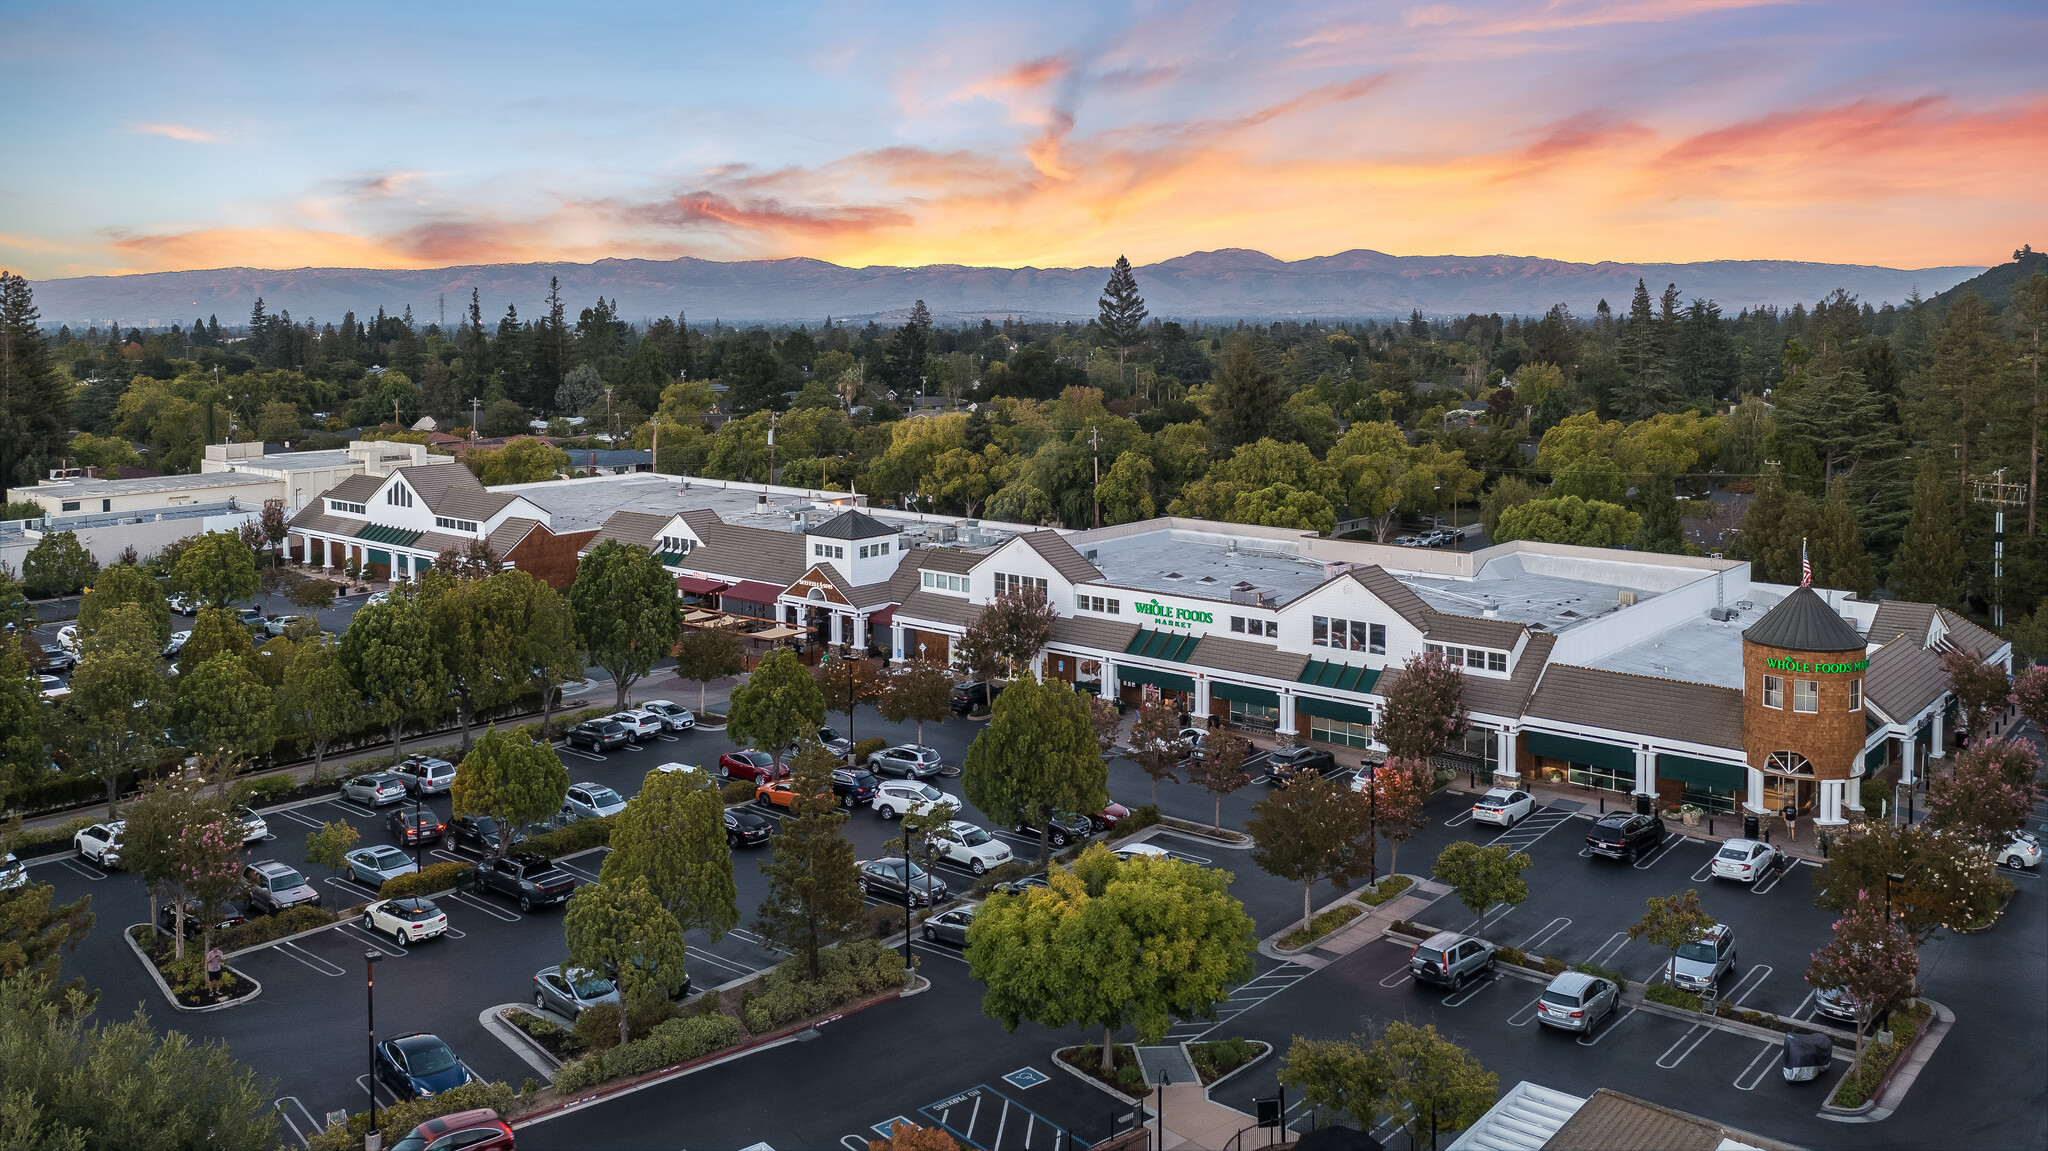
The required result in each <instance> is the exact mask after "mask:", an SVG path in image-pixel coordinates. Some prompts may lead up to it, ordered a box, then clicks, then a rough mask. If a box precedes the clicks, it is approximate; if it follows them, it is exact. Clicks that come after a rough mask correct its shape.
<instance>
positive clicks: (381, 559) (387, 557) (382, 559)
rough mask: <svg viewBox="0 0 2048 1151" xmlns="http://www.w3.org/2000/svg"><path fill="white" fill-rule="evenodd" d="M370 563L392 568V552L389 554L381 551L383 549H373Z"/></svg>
mask: <svg viewBox="0 0 2048 1151" xmlns="http://www.w3.org/2000/svg"><path fill="white" fill-rule="evenodd" d="M370 562H371V563H373V564H383V565H384V566H385V567H390V566H391V553H390V552H387V551H383V550H381V549H379V548H371V549H370Z"/></svg>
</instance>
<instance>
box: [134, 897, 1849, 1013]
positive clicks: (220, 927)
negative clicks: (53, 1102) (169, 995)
mask: <svg viewBox="0 0 2048 1151" xmlns="http://www.w3.org/2000/svg"><path fill="white" fill-rule="evenodd" d="M203 910H205V905H204V904H202V903H201V902H200V901H199V900H197V899H188V900H186V901H185V938H187V939H197V938H199V934H200V932H202V931H205V930H206V928H207V926H208V925H207V923H206V920H205V919H204V918H203V917H202V916H201V915H200V912H201V911H203ZM218 913H219V915H220V916H221V918H219V919H217V920H215V921H214V922H213V924H212V927H213V929H214V930H215V931H225V930H226V929H228V928H230V927H235V926H239V925H240V924H243V923H247V922H248V919H247V918H246V917H244V916H242V915H240V914H238V913H237V912H236V911H235V910H234V909H233V908H229V907H222V908H219V909H218ZM156 925H157V926H158V927H159V928H161V929H162V930H163V933H164V934H166V935H169V934H171V933H172V932H174V931H176V930H177V929H178V905H177V903H176V901H174V900H165V901H164V904H163V906H161V907H159V908H157V909H156ZM1852 1022H1853V1021H1852Z"/></svg>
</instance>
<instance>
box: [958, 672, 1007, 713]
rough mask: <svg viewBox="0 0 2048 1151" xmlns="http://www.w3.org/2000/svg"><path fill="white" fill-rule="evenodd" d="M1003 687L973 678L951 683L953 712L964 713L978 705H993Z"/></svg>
mask: <svg viewBox="0 0 2048 1151" xmlns="http://www.w3.org/2000/svg"><path fill="white" fill-rule="evenodd" d="M1001 694H1003V689H1002V688H1001V687H999V686H997V685H996V684H992V683H983V682H982V681H980V680H973V681H970V682H968V683H956V684H954V685H953V714H954V715H966V714H968V713H969V712H971V711H973V710H974V709H975V708H978V707H994V706H995V705H996V697H997V696H999V695H1001Z"/></svg>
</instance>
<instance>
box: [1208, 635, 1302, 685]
mask: <svg viewBox="0 0 2048 1151" xmlns="http://www.w3.org/2000/svg"><path fill="white" fill-rule="evenodd" d="M1188 662H1189V663H1192V664H1199V665H1201V666H1202V667H1213V668H1215V669H1217V670H1218V671H1234V672H1238V673H1240V674H1244V675H1262V676H1266V677H1267V678H1269V679H1279V680H1286V681H1287V682H1289V683H1292V682H1294V681H1295V680H1296V679H1298V678H1299V677H1300V676H1301V669H1302V668H1304V667H1306V666H1308V657H1307V656H1306V655H1302V654H1301V653H1299V652H1285V651H1281V650H1280V649H1278V648H1275V647H1270V646H1268V645H1266V644H1263V643H1252V642H1250V641H1249V640H1242V639H1225V638H1224V637H1222V636H1220V635H1206V636H1203V637H1202V642H1201V643H1199V644H1197V645H1195V651H1194V654H1193V655H1191V656H1189V657H1188Z"/></svg>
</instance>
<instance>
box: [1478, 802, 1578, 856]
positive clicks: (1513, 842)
mask: <svg viewBox="0 0 2048 1151" xmlns="http://www.w3.org/2000/svg"><path fill="white" fill-rule="evenodd" d="M1576 814H1578V813H1577V812H1576V811H1558V810H1556V809H1554V808H1549V807H1539V808H1537V809H1536V810H1535V811H1532V812H1530V813H1529V814H1528V815H1525V816H1523V817H1522V820H1521V822H1519V823H1517V824H1515V825H1514V826H1513V827H1510V828H1508V829H1506V830H1505V831H1502V832H1501V833H1500V834H1499V835H1496V836H1494V837H1493V839H1492V840H1490V841H1488V842H1487V844H1486V846H1487V847H1499V846H1507V847H1512V848H1514V849H1515V850H1517V851H1521V850H1525V849H1527V848H1528V847H1529V845H1531V844H1533V843H1535V842H1536V841H1537V840H1539V839H1542V838H1543V837H1544V836H1546V835H1549V834H1550V833H1551V832H1553V831H1556V830H1557V829H1558V828H1559V827H1562V826H1564V825H1565V824H1566V823H1569V822H1570V821H1571V818H1572V816H1574V815H1576Z"/></svg>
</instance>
